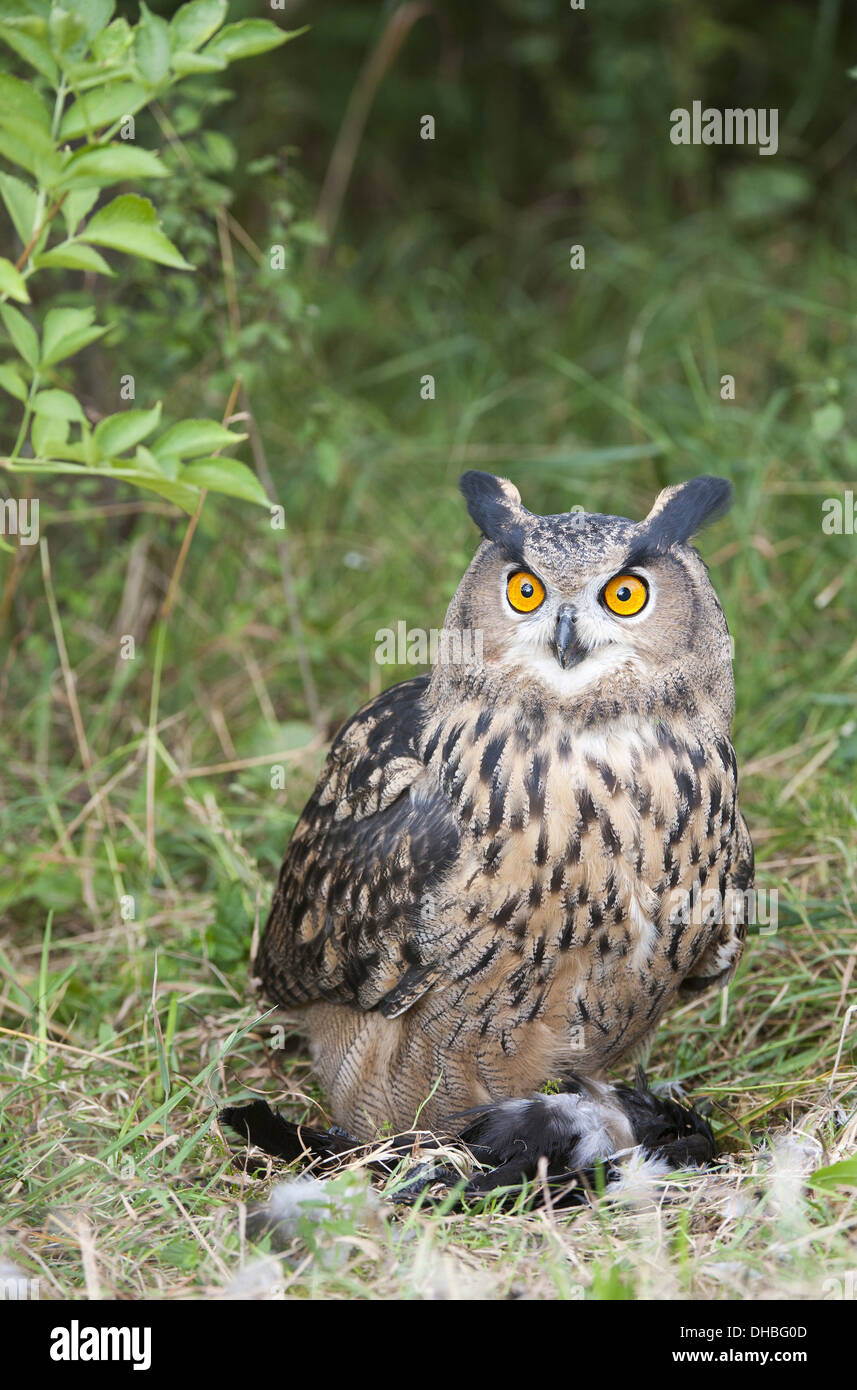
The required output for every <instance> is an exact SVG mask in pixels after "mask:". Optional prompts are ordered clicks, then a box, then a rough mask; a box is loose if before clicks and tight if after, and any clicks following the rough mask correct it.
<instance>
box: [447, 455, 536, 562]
mask: <svg viewBox="0 0 857 1390" xmlns="http://www.w3.org/2000/svg"><path fill="white" fill-rule="evenodd" d="M459 486H460V488H461V491H462V492H463V494H464V500H465V501H466V503H467V510H468V511H469V513H470V515H471V517H472V518H473V520H474V521H475V522H476V525H477V526H478V527H479V529H480V531H481V532H482V534H483V536H485V537H486V539H488V540H489V541H494V542H496V544H497V545H500V546H502V547H503V548H504V549H513V550H517V551H520V549H521V546H522V544H523V534H524V533H523V527H522V525H521V522H522V519H523V517H524V516H526V514H527V513H526V510H525V508H524V507H522V506H521V494H520V493H519V492H518V489H517V488H516V487H515V484H514V483H511V482H510V481H509V479H508V478H495V476H494V474H493V473H481V472H479V470H478V469H475V468H472V469H470V471H469V472H467V473H463V474H462V475H461V478H460V480H459Z"/></svg>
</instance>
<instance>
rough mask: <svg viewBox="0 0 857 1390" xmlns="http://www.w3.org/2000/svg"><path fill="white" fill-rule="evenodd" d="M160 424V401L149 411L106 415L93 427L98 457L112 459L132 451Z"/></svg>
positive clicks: (125, 411)
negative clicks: (127, 450)
mask: <svg viewBox="0 0 857 1390" xmlns="http://www.w3.org/2000/svg"><path fill="white" fill-rule="evenodd" d="M160 422H161V402H160V401H158V403H157V405H154V406H152V409H151V410H120V411H119V412H118V414H116V415H107V416H106V417H105V418H104V419H103V420H100V421H99V423H98V424H97V425H96V426H95V431H94V434H93V440H94V443H95V448H96V450H97V454H98V457H99V458H113V457H114V456H115V455H116V454H124V452H125V450H126V449H133V448H134V445H135V444H139V442H140V440H141V439H145V438H146V436H147V435H150V434H151V433H152V430H155V429H157V427H158V425H159V424H160ZM125 466H126V467H127V462H126V465H125Z"/></svg>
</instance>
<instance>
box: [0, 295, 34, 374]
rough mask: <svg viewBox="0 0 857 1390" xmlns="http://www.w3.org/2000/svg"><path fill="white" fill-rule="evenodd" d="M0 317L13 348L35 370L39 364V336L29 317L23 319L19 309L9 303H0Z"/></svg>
mask: <svg viewBox="0 0 857 1390" xmlns="http://www.w3.org/2000/svg"><path fill="white" fill-rule="evenodd" d="M0 319H2V320H3V323H4V325H5V328H6V332H7V333H8V334H9V337H10V338H11V339H12V342H13V344H14V346H15V350H16V351H17V352H18V353H19V354H20V356H21V357H23V359H24V361H25V362H26V364H27V366H28V367H32V368H33V370H34V371H35V369H36V367H37V366H38V365H39V338H38V334H37V333H36V330H35V328H34V327H33V325H32V324H31V323H30V320H29V319H25V318H24V315H23V314H22V313H21V311H20V309H13V308H12V305H11V304H0Z"/></svg>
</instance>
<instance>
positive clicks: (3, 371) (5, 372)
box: [0, 362, 28, 401]
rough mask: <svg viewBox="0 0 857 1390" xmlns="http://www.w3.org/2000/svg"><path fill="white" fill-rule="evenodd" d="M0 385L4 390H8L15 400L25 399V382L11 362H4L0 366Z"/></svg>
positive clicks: (26, 393)
mask: <svg viewBox="0 0 857 1390" xmlns="http://www.w3.org/2000/svg"><path fill="white" fill-rule="evenodd" d="M0 386H2V387H3V390H4V391H8V392H9V395H10V396H14V397H15V400H16V401H26V399H27V395H28V392H27V383H26V382H25V381H24V378H23V377H22V376H21V375H20V373H19V372H18V369H17V367H15V366H13V365H12V363H11V362H4V363H3V366H2V367H0Z"/></svg>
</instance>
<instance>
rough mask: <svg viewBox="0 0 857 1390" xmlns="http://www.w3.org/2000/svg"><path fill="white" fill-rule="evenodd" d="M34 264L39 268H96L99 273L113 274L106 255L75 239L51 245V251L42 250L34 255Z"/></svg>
mask: <svg viewBox="0 0 857 1390" xmlns="http://www.w3.org/2000/svg"><path fill="white" fill-rule="evenodd" d="M33 265H34V266H37V267H38V269H41V268H42V267H43V266H44V267H45V268H47V269H50V268H51V266H53V267H54V269H55V270H94V271H95V272H96V274H98V275H112V274H113V271H112V270H111V269H110V266H109V265H108V264H107V262H106V261H105V259H104V257H103V256H100V255H99V254H98V252H97V251H96V250H95V248H94V247H92V246H84V245H83V244H82V243H79V242H74V241H63V242H60V244H59V246H53V247H51V249H50V251H42V252H41V254H40V255H38V256H34V257H33Z"/></svg>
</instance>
